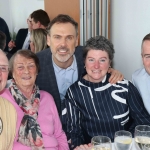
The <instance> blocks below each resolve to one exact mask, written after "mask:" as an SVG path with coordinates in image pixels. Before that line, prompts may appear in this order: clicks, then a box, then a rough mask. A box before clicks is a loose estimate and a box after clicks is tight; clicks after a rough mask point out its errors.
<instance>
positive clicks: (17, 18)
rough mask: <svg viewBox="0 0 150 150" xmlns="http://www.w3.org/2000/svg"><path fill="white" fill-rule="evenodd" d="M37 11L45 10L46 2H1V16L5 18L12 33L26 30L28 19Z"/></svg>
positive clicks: (22, 0) (40, 0)
mask: <svg viewBox="0 0 150 150" xmlns="http://www.w3.org/2000/svg"><path fill="white" fill-rule="evenodd" d="M37 9H43V10H44V0H0V16H1V17H3V18H4V19H5V20H6V22H7V24H8V26H9V28H10V31H11V32H13V31H14V29H15V28H17V29H19V28H26V27H27V23H26V20H27V17H28V16H29V15H30V14H31V13H32V12H33V11H34V10H37Z"/></svg>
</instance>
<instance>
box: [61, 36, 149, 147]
mask: <svg viewBox="0 0 150 150" xmlns="http://www.w3.org/2000/svg"><path fill="white" fill-rule="evenodd" d="M113 55H114V48H113V45H112V43H111V42H110V41H109V40H107V39H106V38H105V37H103V36H96V37H94V38H90V39H89V40H88V41H87V42H86V46H85V49H84V59H85V68H86V72H87V73H86V74H85V75H84V76H82V77H81V78H80V80H78V81H76V82H75V83H74V84H73V85H71V87H70V88H69V89H68V90H67V94H66V99H65V105H66V112H67V113H66V117H65V118H66V119H64V120H63V121H64V122H66V129H65V130H66V134H67V137H68V142H69V144H70V149H74V148H75V147H77V146H79V145H81V144H88V143H90V141H91V138H92V137H93V136H96V135H103V136H108V137H110V138H111V140H112V141H113V138H114V133H115V132H116V131H118V130H128V131H130V132H132V133H133V132H134V128H135V126H136V125H139V124H145V125H150V115H149V114H148V113H147V111H146V109H145V108H144V105H143V102H142V99H141V96H140V94H139V93H138V91H137V89H136V88H135V87H134V86H133V84H132V83H131V82H129V81H128V80H125V79H124V80H122V81H119V82H117V83H116V84H110V83H109V82H108V79H109V77H110V74H108V73H107V71H108V69H109V67H110V64H111V62H112V60H113ZM63 118H64V117H63ZM78 148H81V147H77V148H76V149H78Z"/></svg>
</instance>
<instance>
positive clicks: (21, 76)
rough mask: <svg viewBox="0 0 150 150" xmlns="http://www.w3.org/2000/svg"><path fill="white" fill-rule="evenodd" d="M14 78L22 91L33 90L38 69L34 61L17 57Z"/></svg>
mask: <svg viewBox="0 0 150 150" xmlns="http://www.w3.org/2000/svg"><path fill="white" fill-rule="evenodd" d="M12 76H13V78H14V80H15V82H16V85H17V86H18V87H19V88H20V89H21V90H26V89H27V88H33V86H34V84H35V80H36V76H37V68H36V65H35V62H34V60H33V59H28V58H25V57H23V56H21V55H19V54H18V55H16V57H15V59H14V64H13V71H12Z"/></svg>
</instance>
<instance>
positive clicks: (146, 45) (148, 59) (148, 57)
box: [142, 40, 150, 75]
mask: <svg viewBox="0 0 150 150" xmlns="http://www.w3.org/2000/svg"><path fill="white" fill-rule="evenodd" d="M142 60H143V65H144V67H145V70H146V71H147V73H148V74H149V75H150V41H149V40H145V41H144V42H143V45H142Z"/></svg>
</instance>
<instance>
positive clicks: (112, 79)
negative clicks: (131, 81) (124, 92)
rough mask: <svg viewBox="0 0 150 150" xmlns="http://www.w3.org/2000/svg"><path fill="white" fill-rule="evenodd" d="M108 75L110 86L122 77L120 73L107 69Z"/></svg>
mask: <svg viewBox="0 0 150 150" xmlns="http://www.w3.org/2000/svg"><path fill="white" fill-rule="evenodd" d="M108 73H110V74H111V76H110V78H109V82H110V83H111V84H115V83H117V82H118V81H121V80H123V78H124V76H123V74H122V73H121V72H119V71H118V70H115V69H113V68H109V70H108Z"/></svg>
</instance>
